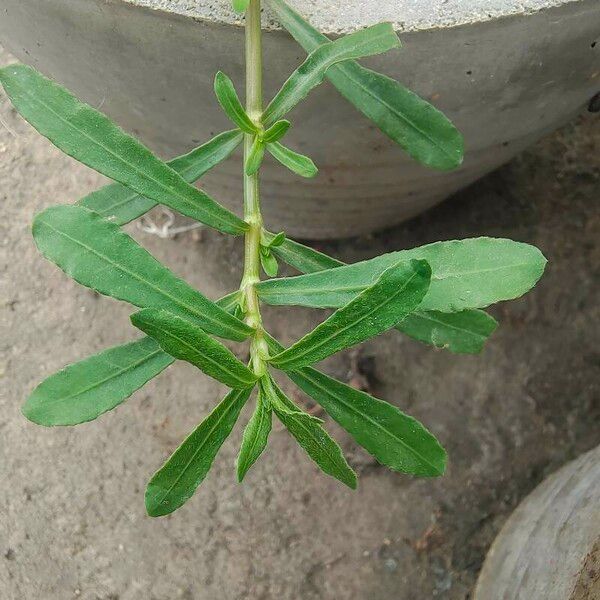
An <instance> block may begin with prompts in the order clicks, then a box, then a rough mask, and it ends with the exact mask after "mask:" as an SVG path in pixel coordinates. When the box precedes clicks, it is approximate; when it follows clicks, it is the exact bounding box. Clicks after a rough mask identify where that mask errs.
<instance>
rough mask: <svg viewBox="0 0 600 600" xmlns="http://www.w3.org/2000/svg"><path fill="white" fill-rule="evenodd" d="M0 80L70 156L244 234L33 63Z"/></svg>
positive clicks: (232, 218)
mask: <svg viewBox="0 0 600 600" xmlns="http://www.w3.org/2000/svg"><path fill="white" fill-rule="evenodd" d="M0 80H1V82H2V85H3V86H4V90H5V91H6V93H7V94H8V96H9V98H10V99H11V101H12V103H13V105H14V107H15V108H16V109H17V111H18V112H19V113H20V114H21V116H22V117H23V118H24V119H25V120H27V121H28V122H29V123H31V125H32V126H33V127H34V128H35V129H37V130H38V131H39V132H40V133H41V134H42V135H43V136H45V137H47V138H48V139H49V140H50V141H51V142H52V143H53V144H54V145H55V146H56V147H57V148H59V149H60V150H62V151H63V152H64V153H65V154H67V155H68V156H71V157H73V158H75V159H76V160H78V161H80V162H82V163H83V164H85V165H87V166H88V167H91V168H92V169H95V170H96V171H98V172H99V173H102V174H103V175H106V176H107V177H110V178H111V179H113V180H115V181H118V182H119V183H121V184H123V185H125V186H127V187H129V188H130V189H132V190H134V191H135V192H137V193H138V194H140V195H142V196H144V197H145V198H148V199H150V200H153V201H155V202H157V203H160V204H164V205H166V206H169V207H170V208H172V209H173V210H176V211H177V212H179V213H181V214H182V215H185V216H187V217H190V218H192V219H195V220H196V221H199V222H201V223H204V224H205V225H208V226H210V227H213V228H215V229H217V230H219V231H222V232H224V233H229V234H232V235H240V234H243V233H244V232H245V231H246V230H247V229H248V226H247V224H246V223H245V222H244V221H243V220H242V219H240V218H239V217H237V216H236V215H234V214H233V213H232V212H231V211H229V210H227V209H226V208H225V207H223V206H221V205H220V204H219V203H218V202H216V201H215V200H213V199H212V198H211V197H210V196H208V195H207V194H206V193H205V192H203V191H202V190H200V189H198V188H196V187H194V186H192V185H190V184H189V183H188V182H186V181H185V180H184V179H183V178H182V177H181V175H179V174H178V173H177V172H176V171H175V170H174V169H172V168H171V167H170V166H168V165H167V164H165V163H164V162H163V161H162V160H160V159H159V158H158V157H156V156H155V155H154V154H153V153H152V152H151V151H150V150H149V149H148V148H146V147H145V146H144V145H143V144H142V143H141V142H140V141H139V140H137V139H135V138H134V137H132V136H130V135H129V134H127V133H125V132H124V131H123V130H122V129H121V128H120V127H118V126H117V125H116V124H115V123H113V122H112V121H111V120H110V119H109V118H108V117H106V115H104V114H103V113H101V112H99V111H98V110H96V109H95V108H93V107H91V106H89V105H88V104H85V103H83V102H81V101H80V100H78V99H77V98H76V97H75V96H73V94H71V92H69V91H68V90H66V89H65V88H64V87H62V86H60V85H59V84H57V83H56V82H54V81H52V80H50V79H48V78H46V77H44V76H43V75H42V74H41V73H39V72H38V71H36V70H35V69H33V68H32V67H28V66H25V65H19V64H17V65H10V66H9V67H6V68H5V69H4V70H3V71H2V75H1V79H0Z"/></svg>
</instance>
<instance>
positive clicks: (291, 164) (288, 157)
mask: <svg viewBox="0 0 600 600" xmlns="http://www.w3.org/2000/svg"><path fill="white" fill-rule="evenodd" d="M267 150H268V151H269V153H270V154H271V156H273V158H275V159H276V160H278V161H279V162H280V163H281V164H282V165H283V166H284V167H287V168H288V169H289V170H290V171H292V173H296V175H300V177H306V178H308V179H310V178H311V177H315V176H316V175H317V173H318V172H319V169H318V168H317V166H316V165H315V163H314V162H313V161H312V159H310V158H309V157H308V156H304V155H303V154H298V152H294V151H293V150H290V149H289V148H288V147H287V146H284V145H283V144H281V143H280V142H271V143H269V144H267Z"/></svg>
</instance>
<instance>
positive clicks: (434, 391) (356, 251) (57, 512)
mask: <svg viewBox="0 0 600 600" xmlns="http://www.w3.org/2000/svg"><path fill="white" fill-rule="evenodd" d="M7 60H9V57H8V56H7V55H6V54H4V55H1V54H0V62H2V61H3V62H6V61H7ZM0 119H1V123H2V124H0V202H1V206H2V219H1V221H0V228H1V232H0V236H1V237H0V240H1V246H0V247H1V249H2V256H1V262H0V274H1V281H2V286H1V290H0V294H1V297H0V318H1V323H2V334H1V336H0V377H1V380H0V394H1V398H0V407H1V409H0V456H1V457H2V458H1V459H0V481H1V482H2V485H1V486H0V507H1V510H0V597H2V598H3V599H7V600H68V599H71V598H73V599H85V600H137V599H142V598H143V599H145V600H174V599H176V598H184V599H194V600H214V599H218V600H221V599H224V600H242V599H246V598H248V599H250V598H252V599H253V600H270V599H271V598H277V599H278V600H298V599H299V598H302V599H303V600H316V599H319V600H321V599H322V600H330V599H336V600H337V599H344V600H362V599H365V598H369V600H392V599H394V600H396V599H398V600H423V599H426V598H440V599H444V600H466V599H467V598H469V597H470V594H471V590H472V589H473V585H474V582H475V579H476V577H477V573H478V570H479V568H480V566H481V564H482V561H483V559H484V557H485V553H486V550H487V548H488V547H489V545H490V543H491V542H492V540H493V538H494V536H495V535H496V533H497V532H498V530H499V529H500V527H501V526H502V524H503V522H504V520H505V519H506V518H507V516H508V515H509V514H510V512H511V511H512V510H513V508H514V507H515V506H516V505H517V503H518V502H519V501H520V500H521V499H522V498H523V497H524V496H525V495H526V494H527V493H528V492H529V491H530V490H532V489H533V488H534V487H535V485H536V484H537V483H538V482H540V481H541V480H542V478H543V477H544V476H545V475H546V474H548V473H550V472H551V471H553V470H555V469H556V468H558V467H559V466H560V465H562V464H563V463H565V462H566V461H568V460H570V459H571V458H573V457H575V456H577V455H579V454H580V453H581V452H583V451H585V450H587V449H589V448H591V447H593V446H595V445H596V444H598V443H599V441H600V434H599V428H598V425H599V422H600V405H599V397H600V393H599V387H600V352H599V350H598V348H599V347H600V333H599V328H598V322H599V316H600V315H599V305H598V297H599V292H600V284H599V273H598V271H599V268H600V245H599V243H598V242H599V240H600V212H599V210H598V206H599V205H598V200H599V194H600V120H599V118H598V116H597V115H585V116H583V117H581V118H579V119H577V120H576V121H575V122H573V123H571V124H569V125H568V126H566V127H565V128H563V129H562V130H561V131H559V132H557V133H555V134H554V135H552V136H550V137H548V138H546V139H544V140H542V141H541V142H540V143H538V144H537V145H536V146H535V147H534V148H532V149H531V150H529V151H528V152H526V153H525V154H523V155H521V156H520V157H519V158H517V159H516V160H514V161H513V162H511V163H510V164H509V165H507V166H505V167H503V168H502V169H500V170H498V171H497V172H496V173H494V174H492V175H490V176H488V177H487V178H485V179H484V180H482V181H480V182H478V183H476V184H475V185H473V186H472V187H470V188H469V189H467V190H465V191H463V192H461V193H460V194H458V195H456V196H455V197H454V198H452V199H450V200H449V201H447V202H446V203H445V204H443V205H441V206H440V207H438V208H436V209H434V210H431V211H429V212H428V213H427V214H425V215H423V216H421V217H419V218H417V219H415V220H413V221H411V222H409V223H406V224H404V225H402V226H400V227H397V228H395V229H393V230H391V231H386V232H384V233H380V234H377V235H374V236H371V237H368V238H361V239H353V240H349V241H344V242H338V243H335V244H330V245H323V246H322V248H323V249H325V250H326V251H328V252H331V253H333V254H334V255H337V256H339V257H340V258H342V259H344V260H348V261H354V260H360V259H364V258H367V257H370V256H373V255H375V254H377V253H380V252H385V251H390V250H395V249H399V248H404V247H411V246H414V245H420V244H423V243H427V242H430V241H434V240H437V239H451V238H461V237H469V236H478V235H492V236H503V237H511V238H514V239H517V240H522V241H526V242H531V243H534V244H537V245H538V246H539V247H540V248H541V249H542V250H543V252H544V253H545V254H546V256H547V257H548V259H549V266H548V270H547V274H546V276H545V277H544V279H543V280H542V282H541V283H540V284H539V286H538V287H537V288H536V290H535V291H534V292H533V293H531V294H529V295H528V296H527V297H526V298H523V299H522V300H519V301H516V302H512V303H510V304H506V305H503V306H500V307H498V308H496V309H494V311H493V312H494V314H495V316H496V317H498V318H499V320H500V321H501V327H500V330H499V331H498V333H497V334H496V335H495V336H494V337H493V338H492V340H491V341H490V343H489V345H488V347H487V349H486V350H485V352H484V353H483V354H482V355H481V356H477V357H460V356H453V355H451V354H448V353H446V352H443V351H435V350H432V349H430V348H427V347H424V346H422V345H419V344H418V343H416V342H413V341H411V340H409V339H406V338H403V337H401V336H400V335H399V334H396V333H389V334H387V335H385V336H383V337H382V338H381V339H380V340H379V341H377V342H374V343H368V344H365V345H363V346H362V347H361V350H360V353H359V354H358V355H356V354H355V355H352V354H349V353H347V354H345V355H343V356H341V357H338V358H336V359H334V360H330V361H328V362H327V363H326V364H325V368H326V370H327V371H328V372H330V373H332V374H335V375H336V376H338V377H341V378H343V379H346V380H350V379H356V378H357V377H358V378H359V379H361V380H363V381H366V382H367V383H368V385H369V386H370V387H371V389H372V391H373V393H375V394H376V395H378V396H380V397H382V398H385V399H387V400H388V401H390V402H393V403H395V404H396V405H398V406H400V407H401V408H403V409H404V410H406V411H407V412H409V413H411V414H413V415H414V416H415V417H417V418H419V419H421V420H422V421H424V422H425V423H426V424H427V425H428V426H429V427H430V428H431V429H432V430H433V431H434V432H435V433H436V434H437V435H438V436H439V437H440V439H441V440H442V441H443V443H444V444H445V446H446V447H447V449H448V451H449V454H450V465H449V470H448V474H447V476H446V477H444V478H441V479H439V480H431V481H429V480H427V481H426V480H417V479H411V478H408V477H404V476H402V475H398V474H393V473H391V472H389V471H388V470H386V469H385V468H382V467H380V466H378V465H377V464H376V463H375V462H374V461H373V460H371V458H370V457H369V456H368V455H366V454H365V453H364V452H363V451H362V450H360V449H359V448H357V447H356V445H355V444H354V443H353V442H352V440H351V439H349V437H348V436H347V435H345V434H344V433H343V432H341V431H340V430H339V429H338V428H337V427H336V426H334V424H332V423H331V422H330V421H329V420H328V421H327V423H326V426H327V427H328V428H329V429H330V430H331V431H333V433H334V434H336V435H337V436H338V439H340V440H341V443H342V445H343V447H344V449H345V450H346V451H347V452H348V455H349V457H350V460H351V462H352V464H353V465H354V466H355V467H356V469H357V470H358V471H359V472H360V476H361V477H360V486H359V490H358V491H356V492H351V491H348V490H347V489H345V488H344V487H342V486H341V485H338V484H337V483H336V482H335V481H333V480H330V479H328V478H326V477H325V476H323V475H321V474H319V473H318V472H317V470H316V468H315V467H314V466H313V465H312V464H311V463H310V462H309V460H308V459H307V458H306V457H305V456H304V455H303V454H302V453H301V450H300V449H299V448H298V446H297V445H296V444H295V442H294V441H293V440H291V439H290V437H289V436H288V435H287V434H286V432H284V431H282V430H280V429H277V428H276V430H275V432H274V433H273V434H272V438H271V442H272V443H271V446H270V448H269V449H268V451H267V452H266V454H265V455H264V456H263V458H262V459H261V460H260V462H259V463H258V464H257V465H256V466H255V468H254V469H253V471H252V472H251V473H250V474H249V475H248V477H247V479H246V482H245V483H244V484H243V485H241V486H240V485H238V484H237V483H236V481H235V476H234V460H235V456H236V452H237V448H238V445H239V442H240V437H241V429H242V427H241V426H238V427H237V429H236V431H235V434H234V435H233V436H232V437H231V439H230V440H228V442H227V443H226V444H225V446H224V448H223V449H222V451H221V453H220V455H219V456H218V458H217V460H216V463H215V467H214V469H213V471H212V472H211V474H210V475H209V477H208V479H207V480H206V481H205V483H204V484H203V485H202V487H201V489H200V490H199V492H198V493H197V494H196V496H195V497H194V498H193V499H192V500H191V501H190V502H189V503H188V504H187V505H186V506H185V507H184V508H183V509H181V510H180V511H178V512H177V513H175V514H174V515H172V516H171V517H168V518H165V519H158V520H155V519H151V518H149V517H147V516H146V515H145V512H144V503H143V491H144V486H145V483H146V481H147V480H148V478H149V476H150V475H151V474H152V473H153V471H154V470H155V469H156V468H158V467H159V466H160V465H161V464H162V462H163V461H164V460H165V458H166V457H167V456H168V455H169V453H170V452H171V451H172V450H173V449H174V448H175V447H176V446H177V444H178V443H179V442H180V441H181V440H182V439H183V438H184V437H185V435H186V434H187V433H188V432H189V431H190V430H191V429H192V428H193V427H194V426H195V425H196V423H197V422H199V421H200V420H201V419H202V418H203V415H205V414H206V413H207V411H208V410H209V409H210V407H211V406H212V405H214V403H215V402H216V401H217V400H218V399H219V398H220V397H221V396H222V394H223V392H224V390H223V388H222V387H221V386H220V385H217V384H215V383H213V382H212V381H210V380H209V379H207V378H205V377H204V376H203V375H202V374H201V373H199V372H198V371H195V370H194V369H193V368H192V367H190V366H187V365H185V364H181V363H178V364H176V365H174V366H173V367H171V368H170V369H168V370H167V371H166V372H165V373H163V374H162V375H161V376H160V377H159V378H157V379H156V380H154V381H153V382H151V383H150V384H149V385H147V386H146V387H145V388H143V389H142V390H141V391H140V392H138V393H137V394H135V395H134V396H133V397H132V398H131V399H130V400H129V401H127V402H126V403H125V404H124V405H122V406H121V407H120V408H119V409H118V410H116V411H114V412H112V413H110V414H107V415H105V416H104V417H103V418H101V419H99V420H98V421H97V422H94V423H90V424H86V425H82V426H80V427H77V428H72V429H71V428H69V429H65V428H59V429H52V430H47V429H43V428H40V427H36V426H34V425H32V424H31V423H29V422H28V421H26V420H25V419H24V417H22V416H21V414H20V410H19V409H20V405H21V403H22V402H23V400H24V399H25V397H26V396H27V394H28V392H29V391H30V390H31V389H32V388H33V387H34V386H35V385H36V384H37V383H38V382H39V381H40V380H41V379H43V378H44V377H46V376H47V375H49V374H51V373H53V372H54V371H56V370H58V369H59V368H61V367H62V366H63V365H65V364H67V363H69V362H72V361H75V360H77V359H80V358H82V357H85V356H87V355H89V354H91V353H94V352H97V351H99V350H100V349H103V348H105V347H107V346H110V345H113V344H116V343H119V342H123V341H125V340H129V339H132V338H133V337H135V336H136V333H135V332H134V331H133V330H132V328H131V327H130V325H129V322H128V315H129V313H130V308H129V307H128V306H125V305H123V304H119V303H117V302H115V301H112V300H109V299H106V298H102V297H100V296H98V295H97V294H94V293H92V292H90V291H89V290H86V289H84V288H82V287H80V286H78V285H77V284H75V283H74V282H72V281H70V280H68V279H67V277H66V276H65V275H64V274H63V273H62V272H60V271H59V270H58V269H57V268H56V267H54V266H53V265H52V264H50V263H48V262H46V261H44V260H43V259H42V257H41V256H40V255H39V254H38V253H37V251H36V249H35V247H34V244H33V241H32V238H31V235H30V223H31V220H32V217H33V215H34V214H35V213H36V212H38V211H39V210H41V209H43V208H44V207H46V206H48V205H50V204H56V203H68V202H72V201H74V200H76V199H77V198H79V197H80V196H82V195H83V194H85V193H87V192H89V191H90V190H92V189H94V188H95V187H97V186H99V185H101V184H102V183H103V182H104V180H103V178H102V177H100V176H98V175H96V174H94V173H93V172H91V171H90V170H88V169H87V168H85V167H83V166H81V165H79V164H77V163H75V162H74V161H72V160H70V159H69V158H67V157H65V156H63V155H62V154H61V153H60V152H58V151H57V150H56V149H55V148H54V147H53V146H51V145H50V144H49V143H48V142H46V141H45V140H43V139H42V138H41V137H39V136H38V135H37V134H36V133H35V132H34V131H33V130H32V129H31V128H30V127H29V126H28V125H27V124H26V123H24V122H23V121H22V120H21V119H20V118H19V117H18V116H17V115H16V114H15V112H14V111H13V110H12V109H11V107H10V105H9V103H8V101H7V99H6V97H5V96H0ZM131 231H132V232H133V234H134V235H135V236H136V237H137V238H138V239H139V240H140V242H141V243H143V244H144V245H145V246H146V247H147V248H148V249H149V250H150V251H151V252H152V253H153V254H154V255H156V256H157V257H158V258H160V259H161V260H163V261H164V262H166V263H167V264H168V265H170V266H171V267H172V269H173V270H174V271H175V272H177V273H178V274H180V275H182V276H183V277H185V278H186V279H188V280H189V281H190V282H191V283H192V284H194V285H197V286H198V287H200V288H201V289H202V290H204V291H205V293H207V295H209V296H211V297H218V296H220V295H221V294H223V293H225V292H227V291H229V290H231V289H233V288H234V287H235V286H237V283H238V278H239V270H238V267H237V265H238V263H239V260H240V258H241V256H242V247H241V245H240V244H239V243H238V242H237V241H232V240H230V239H227V238H226V237H224V236H221V235H218V234H216V233H213V232H210V231H204V232H202V233H201V234H198V232H195V233H189V234H183V235H181V236H179V237H178V238H177V239H175V240H161V239H159V238H157V237H155V236H150V235H148V234H144V233H142V232H140V231H138V230H136V229H135V228H132V229H131ZM290 315H291V317H292V318H290ZM321 318H322V314H319V313H318V312H314V311H309V310H295V309H294V310H292V311H289V310H273V309H271V310H268V311H267V319H268V320H269V322H270V323H271V324H272V325H271V328H272V330H273V332H274V333H275V334H276V335H278V336H279V337H280V338H281V339H282V340H283V341H285V342H290V341H291V340H294V339H296V338H297V337H299V336H300V335H301V334H302V333H304V332H306V331H307V330H308V329H309V328H311V327H313V326H314V325H315V324H316V323H317V322H318V321H319V319H321ZM288 389H289V390H290V391H292V388H291V387H290V386H288ZM297 398H298V399H299V400H300V401H303V402H304V401H306V400H305V399H304V398H302V397H301V396H300V395H297ZM247 417H248V413H247V412H246V413H244V415H243V419H242V422H244V421H245V420H246V419H247ZM240 425H241V424H240Z"/></svg>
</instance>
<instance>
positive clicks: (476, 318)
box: [265, 233, 498, 354]
mask: <svg viewBox="0 0 600 600" xmlns="http://www.w3.org/2000/svg"><path fill="white" fill-rule="evenodd" d="M271 236H273V234H270V233H269V234H267V235H266V236H265V237H266V238H267V239H271ZM273 252H274V253H275V254H277V256H279V258H281V260H283V261H284V262H286V263H287V264H288V265H290V266H292V267H294V268H295V269H297V270H298V271H300V272H301V273H316V272H318V271H324V270H326V269H335V268H336V267H343V266H344V263H343V262H341V261H339V260H336V259H335V258H332V257H330V256H327V255H326V254H323V253H321V252H318V251H317V250H314V249H313V248H309V247H308V246H304V245H302V244H299V243H298V242H294V241H293V240H289V239H285V240H284V241H283V242H282V244H281V245H280V246H274V247H273ZM497 326H498V323H497V322H496V320H495V319H494V318H493V317H491V316H490V315H488V314H487V313H485V312H483V311H481V310H473V309H471V310H462V311H460V312H456V313H441V312H438V311H423V312H420V311H415V312H413V313H411V314H410V315H408V316H407V317H406V318H404V319H402V321H401V322H400V323H398V325H396V329H397V330H398V331H401V332H402V333H404V334H406V335H408V336H409V337H411V338H413V339H415V340H418V341H420V342H423V343H425V344H430V345H432V346H435V347H437V348H444V349H446V350H449V351H450V352H455V353H457V354H477V353H479V352H481V351H482V350H483V346H484V344H485V342H486V341H487V339H488V338H489V336H490V335H491V334H492V333H493V332H494V331H495V330H496V328H497Z"/></svg>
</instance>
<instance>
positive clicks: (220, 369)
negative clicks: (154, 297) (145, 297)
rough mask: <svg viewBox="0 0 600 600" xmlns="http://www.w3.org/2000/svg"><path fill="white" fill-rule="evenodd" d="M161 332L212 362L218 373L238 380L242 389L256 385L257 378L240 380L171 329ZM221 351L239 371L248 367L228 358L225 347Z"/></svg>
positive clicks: (231, 357)
mask: <svg viewBox="0 0 600 600" xmlns="http://www.w3.org/2000/svg"><path fill="white" fill-rule="evenodd" d="M161 331H162V332H163V333H164V334H165V335H168V336H169V337H170V338H171V339H173V340H175V341H177V342H179V343H180V344H182V345H183V346H185V347H186V348H188V349H189V350H191V351H192V353H194V354H196V355H197V356H200V357H201V358H204V359H206V360H207V361H208V362H210V363H211V364H212V365H214V366H215V367H216V369H217V371H220V372H221V373H226V374H228V375H231V377H233V378H234V379H235V380H237V381H239V382H240V383H242V384H244V385H243V386H242V388H244V387H248V386H250V385H252V383H254V381H256V378H255V377H253V379H251V380H249V381H246V380H244V379H240V377H239V375H237V374H236V373H234V372H233V371H232V370H227V369H226V368H225V367H224V366H223V365H222V364H221V363H220V362H219V361H217V360H215V359H213V358H212V357H211V356H209V354H208V353H203V352H201V351H200V350H198V349H197V348H196V347H195V346H193V345H192V344H190V343H189V342H188V341H187V340H186V339H185V338H181V337H179V336H178V335H177V334H175V333H173V332H172V331H170V330H169V329H166V328H164V327H163V328H161ZM211 341H212V340H211ZM159 343H160V342H159ZM217 343H218V342H217ZM223 350H225V352H223ZM219 351H221V352H223V359H224V362H225V357H226V358H227V360H229V361H231V362H232V363H233V364H235V366H236V367H238V368H239V369H246V367H244V365H242V363H239V365H238V363H237V360H236V358H235V357H234V356H233V355H232V356H227V354H226V352H227V349H226V348H225V347H224V346H223V348H219ZM184 360H185V359H184ZM196 366H197V365H196ZM248 374H250V375H252V373H251V372H250V371H248ZM221 381H222V380H221ZM222 383H225V382H224V381H222ZM225 385H227V384H225Z"/></svg>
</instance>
